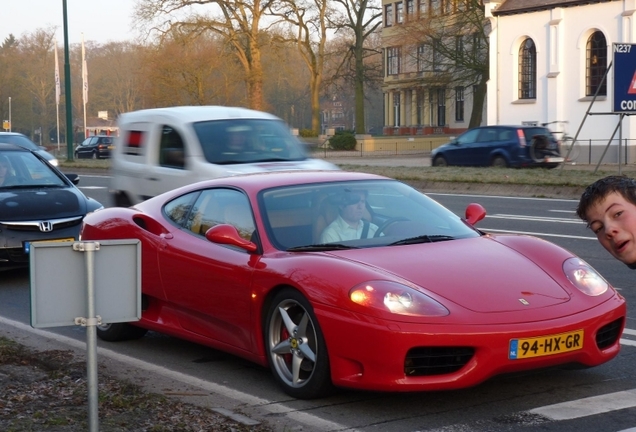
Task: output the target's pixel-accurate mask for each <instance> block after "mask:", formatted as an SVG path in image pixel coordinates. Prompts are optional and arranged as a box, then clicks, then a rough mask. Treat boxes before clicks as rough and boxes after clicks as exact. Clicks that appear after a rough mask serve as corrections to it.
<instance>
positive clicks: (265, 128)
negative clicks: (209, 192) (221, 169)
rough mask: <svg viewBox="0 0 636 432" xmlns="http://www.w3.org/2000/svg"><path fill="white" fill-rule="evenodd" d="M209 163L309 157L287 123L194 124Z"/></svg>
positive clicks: (234, 121) (214, 122)
mask: <svg viewBox="0 0 636 432" xmlns="http://www.w3.org/2000/svg"><path fill="white" fill-rule="evenodd" d="M193 127H194V131H195V133H196V135H197V137H198V139H199V142H200V143H201V147H202V148H203V153H204V155H205V158H206V160H207V161H208V162H210V163H213V164H218V165H227V164H237V163H254V162H277V161H298V160H305V159H307V155H306V153H305V151H304V149H303V147H302V145H301V144H300V142H299V141H298V140H297V139H296V137H294V136H293V135H292V134H291V132H290V131H289V128H288V127H287V125H285V123H283V122H281V121H278V120H264V119H232V120H214V121H205V122H198V123H194V124H193Z"/></svg>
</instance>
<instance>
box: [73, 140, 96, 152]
mask: <svg viewBox="0 0 636 432" xmlns="http://www.w3.org/2000/svg"><path fill="white" fill-rule="evenodd" d="M94 139H95V137H88V138H86V139H85V140H84V141H82V143H81V144H80V145H79V147H77V156H78V157H87V156H88V155H89V154H90V152H91V151H92V147H91V142H92V141H94Z"/></svg>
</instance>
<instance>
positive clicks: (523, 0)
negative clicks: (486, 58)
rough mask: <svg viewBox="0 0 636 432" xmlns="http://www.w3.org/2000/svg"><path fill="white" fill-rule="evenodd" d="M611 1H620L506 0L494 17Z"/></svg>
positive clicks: (609, 0)
mask: <svg viewBox="0 0 636 432" xmlns="http://www.w3.org/2000/svg"><path fill="white" fill-rule="evenodd" d="M611 1H618V0H504V2H503V3H502V4H501V5H499V7H498V8H497V9H495V10H494V11H493V12H492V13H493V15H513V14H520V13H526V12H536V11H542V10H548V9H553V8H557V7H572V6H583V5H587V4H595V3H608V2H611Z"/></svg>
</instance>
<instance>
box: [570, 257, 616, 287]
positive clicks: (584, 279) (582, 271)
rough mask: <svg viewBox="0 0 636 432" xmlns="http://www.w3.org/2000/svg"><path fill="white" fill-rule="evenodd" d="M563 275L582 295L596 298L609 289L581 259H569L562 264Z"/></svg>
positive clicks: (601, 277) (607, 284)
mask: <svg viewBox="0 0 636 432" xmlns="http://www.w3.org/2000/svg"><path fill="white" fill-rule="evenodd" d="M563 273H565V275H566V276H567V278H568V279H569V280H570V282H572V285H574V286H575V287H577V288H578V289H579V290H580V291H581V292H583V294H587V295H589V296H598V295H601V294H603V293H604V292H605V291H607V290H608V289H609V283H607V281H606V280H605V279H603V276H601V275H600V274H598V273H597V271H596V270H594V269H593V268H592V267H591V266H590V265H589V264H588V263H586V262H585V261H583V260H582V259H581V258H569V259H567V260H565V262H564V263H563Z"/></svg>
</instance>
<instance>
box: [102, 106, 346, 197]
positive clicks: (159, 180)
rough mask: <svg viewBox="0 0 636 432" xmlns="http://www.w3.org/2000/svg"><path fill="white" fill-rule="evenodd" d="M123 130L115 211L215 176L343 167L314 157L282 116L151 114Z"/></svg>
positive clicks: (143, 113) (193, 111) (114, 182)
mask: <svg viewBox="0 0 636 432" xmlns="http://www.w3.org/2000/svg"><path fill="white" fill-rule="evenodd" d="M118 126H119V137H118V138H117V139H116V145H115V150H114V153H113V154H112V163H111V167H112V176H111V181H110V192H111V194H112V195H113V199H114V204H115V205H116V206H122V207H128V206H131V205H134V204H137V203H139V202H141V201H143V200H146V199H148V198H151V197H153V196H156V195H159V194H161V193H163V192H167V191H169V190H172V189H176V188H178V187H181V186H185V185H187V184H190V183H194V182H198V181H201V180H207V179H210V178H215V177H224V176H231V175H236V174H241V173H249V172H263V171H278V170H304V169H326V170H335V169H338V167H336V166H335V165H333V164H330V163H328V162H325V161H323V160H320V159H312V158H309V157H308V156H307V154H306V152H305V148H304V146H303V145H302V144H301V143H300V141H298V139H297V138H296V137H295V136H294V135H292V133H291V132H290V129H289V126H288V125H287V124H285V123H284V122H283V121H282V120H281V119H280V118H278V117H276V116H274V115H271V114H267V113H264V112H260V111H254V110H249V109H245V108H236V107H223V106H184V107H172V108H157V109H147V110H140V111H134V112H130V113H125V114H121V115H120V116H119V119H118Z"/></svg>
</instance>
